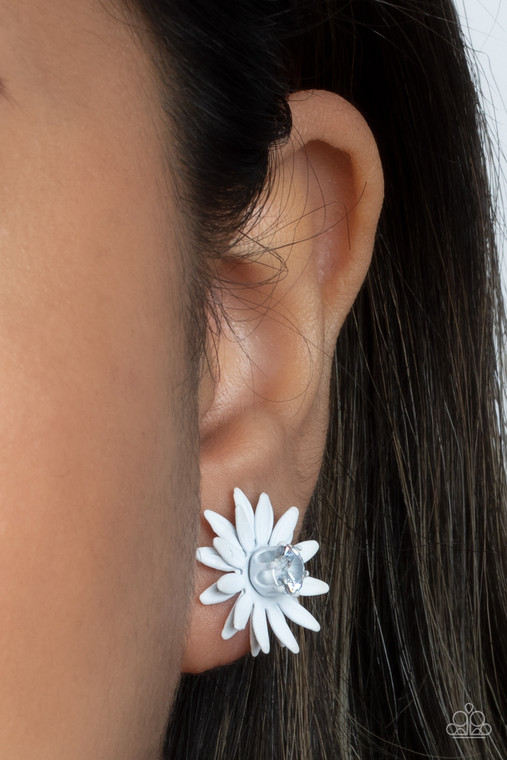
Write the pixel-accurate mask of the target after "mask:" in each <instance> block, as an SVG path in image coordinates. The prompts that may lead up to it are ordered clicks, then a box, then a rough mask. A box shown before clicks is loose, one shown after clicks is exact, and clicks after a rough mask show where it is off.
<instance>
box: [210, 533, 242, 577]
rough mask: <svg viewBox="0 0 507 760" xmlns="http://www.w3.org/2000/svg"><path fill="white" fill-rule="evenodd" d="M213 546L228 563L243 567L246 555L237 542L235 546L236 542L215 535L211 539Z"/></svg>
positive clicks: (240, 568)
mask: <svg viewBox="0 0 507 760" xmlns="http://www.w3.org/2000/svg"><path fill="white" fill-rule="evenodd" d="M213 546H214V547H215V549H216V550H217V552H218V553H219V554H220V556H221V557H222V559H224V560H225V561H226V562H227V563H228V564H229V565H232V567H237V568H238V569H239V570H242V569H243V568H244V566H245V562H246V556H245V552H244V551H243V549H242V548H241V546H240V545H239V543H238V545H237V546H236V544H231V542H230V541H229V540H228V539H225V538H221V536H217V537H216V538H214V539H213Z"/></svg>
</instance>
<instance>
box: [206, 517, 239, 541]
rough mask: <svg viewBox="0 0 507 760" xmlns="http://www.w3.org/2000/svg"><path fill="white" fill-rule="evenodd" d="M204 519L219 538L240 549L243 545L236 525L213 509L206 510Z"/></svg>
mask: <svg viewBox="0 0 507 760" xmlns="http://www.w3.org/2000/svg"><path fill="white" fill-rule="evenodd" d="M204 517H205V518H206V520H207V521H208V522H209V524H210V525H211V527H212V528H213V530H214V531H215V533H216V534H217V536H220V537H221V538H225V539H226V541H229V543H231V544H235V545H236V546H237V548H238V549H239V548H240V547H241V544H240V543H239V541H238V535H237V533H236V528H235V527H234V525H233V524H232V523H231V522H230V521H229V520H227V518H225V517H223V516H222V515H219V514H218V512H213V511H212V510H211V509H205V510H204Z"/></svg>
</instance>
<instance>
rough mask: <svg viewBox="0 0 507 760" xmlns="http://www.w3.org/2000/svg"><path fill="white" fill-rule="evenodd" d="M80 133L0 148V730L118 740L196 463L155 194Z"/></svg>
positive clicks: (128, 741) (181, 600)
mask: <svg viewBox="0 0 507 760" xmlns="http://www.w3.org/2000/svg"><path fill="white" fill-rule="evenodd" d="M88 135H89V136H88V137H87V138H86V139H83V138H80V139H79V140H78V142H77V143H76V139H77V138H76V136H75V135H71V136H69V134H68V133H65V134H62V135H60V136H59V137H60V139H59V140H58V139H56V140H53V139H52V140H51V141H48V144H47V145H45V146H44V149H43V150H41V149H40V145H32V143H31V142H30V140H29V139H28V137H27V139H26V140H25V142H24V144H23V146H22V148H23V153H22V155H23V156H24V161H20V157H19V156H20V153H19V152H18V153H17V156H16V162H15V163H14V162H13V163H12V166H11V165H10V161H9V155H7V154H6V155H5V156H4V157H3V158H5V160H4V161H3V165H4V167H5V175H4V176H5V177H6V178H7V179H6V183H5V184H4V187H5V188H7V189H6V190H5V191H4V193H3V197H2V209H3V215H2V219H3V227H2V235H3V242H4V246H3V255H2V258H1V263H0V274H1V284H0V292H1V299H0V302H1V305H0V361H1V366H2V373H1V377H0V419H1V420H2V428H1V433H0V436H1V445H0V578H1V579H2V580H1V583H0V619H1V620H2V624H1V626H0V737H1V742H2V745H3V746H7V747H9V746H11V745H12V746H13V747H16V749H18V747H19V748H23V749H26V752H27V756H28V754H30V752H33V753H35V750H37V753H38V754H40V755H41V756H47V757H49V756H53V757H60V755H57V753H56V751H55V748H58V750H60V749H61V752H62V755H61V756H62V757H63V756H68V757H81V756H82V757H89V756H93V751H95V753H96V754H95V756H99V755H100V756H104V757H109V756H111V757H117V756H118V757H120V756H121V757H138V756H141V755H140V754H138V755H136V751H135V747H137V746H138V747H141V746H146V741H147V739H146V736H145V733H146V734H148V735H153V737H154V740H155V739H157V731H160V729H161V727H162V726H163V721H164V718H165V716H166V713H167V709H168V707H167V705H168V700H169V698H170V696H171V692H172V690H173V688H174V687H175V685H176V680H177V678H178V674H179V659H180V655H181V647H182V643H183V636H184V624H185V618H186V614H187V605H188V601H189V598H190V593H191V587H192V577H193V567H194V559H193V546H194V540H193V531H194V528H193V525H194V523H196V522H197V520H196V516H197V513H198V504H197V501H196V497H195V495H194V494H195V493H197V490H198V488H197V464H196V461H195V457H194V455H193V450H192V441H193V432H194V431H193V429H192V426H191V420H192V419H193V415H192V410H191V409H187V408H186V406H185V403H184V401H183V399H184V392H183V391H184V388H185V382H186V373H187V366H186V363H185V361H184V358H183V357H184V353H185V348H186V347H185V345H184V340H183V332H182V327H181V318H180V315H181V313H182V311H183V306H182V304H180V303H179V299H178V293H179V290H180V289H179V287H178V283H179V282H180V279H181V278H180V274H179V266H178V265H177V261H178V257H177V245H176V241H175V239H174V236H173V234H172V232H171V227H170V225H169V226H168V225H167V224H165V223H164V222H163V219H164V217H165V215H166V212H168V208H167V201H165V200H163V198H162V196H161V194H160V190H159V184H158V183H157V182H155V181H154V179H153V177H152V176H150V173H149V171H144V170H143V169H141V168H140V167H139V166H137V165H136V163H135V161H129V162H126V161H124V150H125V152H126V151H127V148H125V149H122V150H121V155H119V154H118V150H117V149H116V148H115V143H114V142H113V139H112V137H111V143H110V144H107V134H105V135H104V133H103V132H102V133H101V136H100V141H99V136H98V134H96V133H95V132H93V130H92V131H90V130H89V131H88ZM136 145H137V144H136V143H134V144H132V145H131V146H130V149H131V150H130V152H131V154H132V153H133V152H135V149H136ZM20 150H21V146H20ZM69 156H70V159H69ZM64 157H65V160H63V159H64ZM148 158H149V157H148ZM148 163H149V162H148ZM122 166H126V167H128V168H126V169H125V170H124V171H123V169H122V168H121V167H122ZM136 166H137V168H136ZM61 167H63V168H61ZM10 172H11V173H10ZM24 177H26V181H24V179H23V178H24ZM139 187H142V188H143V192H142V193H139ZM169 215H170V214H169ZM20 716H22V718H20ZM62 727H63V728H62ZM94 742H96V743H97V746H95V744H94ZM99 747H100V750H99ZM45 748H47V752H46V753H45V752H44V749H45ZM78 748H79V751H78ZM118 748H120V750H121V751H120V750H119V749H118ZM133 748H134V751H133ZM86 751H89V752H90V753H91V754H86ZM81 753H82V754H81Z"/></svg>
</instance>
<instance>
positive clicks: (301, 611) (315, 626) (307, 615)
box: [277, 594, 320, 631]
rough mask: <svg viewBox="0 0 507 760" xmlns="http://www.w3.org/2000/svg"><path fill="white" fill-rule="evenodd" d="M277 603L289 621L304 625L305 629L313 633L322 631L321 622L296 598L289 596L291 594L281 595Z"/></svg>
mask: <svg viewBox="0 0 507 760" xmlns="http://www.w3.org/2000/svg"><path fill="white" fill-rule="evenodd" d="M277 603H278V606H279V607H280V609H281V610H282V612H283V614H284V615H286V617H288V618H289V620H292V621H293V622H294V623H297V624H298V625H302V626H303V628H309V629H310V630H311V631H320V623H319V621H318V620H316V618H314V617H313V615H312V613H311V612H308V610H306V609H305V608H304V607H303V606H302V605H301V604H300V603H299V602H298V600H297V599H296V597H294V596H289V594H283V595H282V594H280V597H279V599H278V600H277Z"/></svg>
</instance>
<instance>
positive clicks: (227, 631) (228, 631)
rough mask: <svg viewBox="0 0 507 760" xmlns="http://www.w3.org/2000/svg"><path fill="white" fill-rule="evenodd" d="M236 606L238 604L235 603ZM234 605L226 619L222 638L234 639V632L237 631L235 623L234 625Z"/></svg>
mask: <svg viewBox="0 0 507 760" xmlns="http://www.w3.org/2000/svg"><path fill="white" fill-rule="evenodd" d="M235 606H236V605H234V607H235ZM234 607H233V608H232V610H231V611H230V612H229V614H228V615H227V620H226V621H225V625H224V627H223V628H222V638H223V639H225V640H227V639H232V637H233V636H234V634H235V633H237V630H236V629H235V628H234V625H233V618H234Z"/></svg>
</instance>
